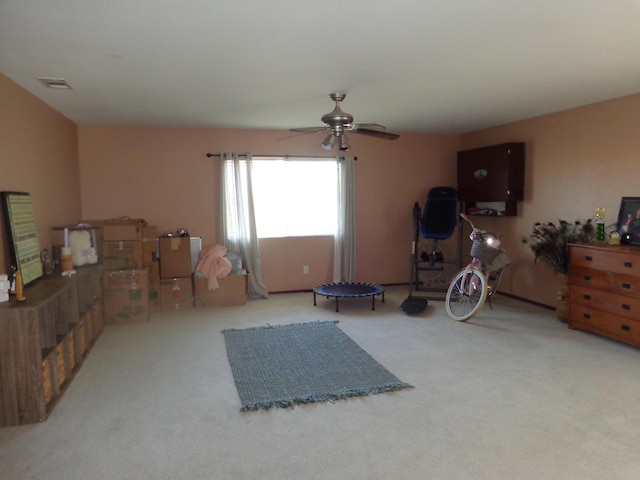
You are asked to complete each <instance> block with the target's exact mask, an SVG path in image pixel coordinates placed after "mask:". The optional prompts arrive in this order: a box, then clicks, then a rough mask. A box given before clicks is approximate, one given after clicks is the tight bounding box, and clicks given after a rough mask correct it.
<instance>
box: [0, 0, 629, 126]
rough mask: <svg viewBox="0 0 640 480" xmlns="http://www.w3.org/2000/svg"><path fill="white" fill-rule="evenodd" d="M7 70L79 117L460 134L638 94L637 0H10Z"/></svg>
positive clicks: (2, 51)
mask: <svg viewBox="0 0 640 480" xmlns="http://www.w3.org/2000/svg"><path fill="white" fill-rule="evenodd" d="M0 72H2V73H4V74H5V75H7V76H8V77H9V78H11V79H12V80H14V81H15V82H16V83H18V84H19V85H21V86H22V87H24V88H25V89H27V90H28V91H30V92H31V93H33V94H34V95H35V96H37V97H39V98H41V99H42V100H43V101H45V102H46V103H48V104H49V105H51V106H52V107H53V108H55V109H56V110H57V111H59V112H61V113H62V114H64V115H65V116H67V117H68V118H69V119H71V120H73V121H74V122H76V123H78V124H80V125H141V126H174V127H231V128H260V129H262V128H264V129H288V128H291V127H302V126H314V125H320V123H321V122H320V117H321V116H322V114H324V113H326V112H329V111H330V110H331V109H332V108H333V104H332V102H331V101H330V100H329V97H328V94H329V93H330V92H333V91H343V92H346V93H347V98H346V100H345V101H344V102H343V104H342V108H343V110H345V111H346V112H349V113H351V114H353V115H354V117H355V121H356V122H359V123H365V122H375V123H380V124H383V125H386V127H387V128H388V129H389V130H391V131H395V132H398V133H402V132H416V133H463V132H468V131H473V130H477V129H480V128H484V127H489V126H494V125H499V124H503V123H507V122H512V121H515V120H519V119H524V118H530V117H533V116H537V115H541V114H546V113H551V112H554V111H559V110H564V109H567V108H571V107H576V106H580V105H585V104H589V103H593V102H597V101H601V100H605V99H609V98H614V97H619V96H623V95H627V94H631V93H636V92H639V91H640V0H606V1H604V0H535V1H534V0H520V1H517V0H395V1H390V0H385V1H383V0H227V1H221V0H182V1H179V0H109V1H105V0H0ZM38 77H61V78H64V79H66V80H67V82H68V83H69V84H70V85H71V86H72V87H73V90H71V91H62V90H52V89H47V88H46V87H45V86H44V85H42V84H41V83H40V82H38V80H37V78H38Z"/></svg>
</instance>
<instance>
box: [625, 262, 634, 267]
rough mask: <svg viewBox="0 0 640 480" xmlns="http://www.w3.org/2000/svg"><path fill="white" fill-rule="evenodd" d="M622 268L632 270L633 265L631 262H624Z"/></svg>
mask: <svg viewBox="0 0 640 480" xmlns="http://www.w3.org/2000/svg"><path fill="white" fill-rule="evenodd" d="M624 266H625V267H627V268H633V263H631V262H624Z"/></svg>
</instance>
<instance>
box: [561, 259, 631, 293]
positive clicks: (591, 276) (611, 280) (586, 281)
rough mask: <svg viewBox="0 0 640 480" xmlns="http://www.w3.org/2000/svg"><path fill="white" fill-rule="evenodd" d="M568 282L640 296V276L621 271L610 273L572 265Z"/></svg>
mask: <svg viewBox="0 0 640 480" xmlns="http://www.w3.org/2000/svg"><path fill="white" fill-rule="evenodd" d="M568 282H569V285H581V286H583V287H589V288H596V289H599V290H606V291H608V292H611V293H616V294H620V295H629V296H636V297H637V296H640V277H633V276H631V275H623V274H621V273H610V272H605V271H602V270H592V269H590V268H584V267H574V266H573V265H571V267H570V269H569V278H568Z"/></svg>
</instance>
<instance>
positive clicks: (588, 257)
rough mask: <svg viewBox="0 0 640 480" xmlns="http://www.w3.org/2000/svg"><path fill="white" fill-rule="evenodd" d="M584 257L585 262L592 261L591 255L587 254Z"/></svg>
mask: <svg viewBox="0 0 640 480" xmlns="http://www.w3.org/2000/svg"><path fill="white" fill-rule="evenodd" d="M584 259H585V261H587V262H593V257H592V256H591V255H587V256H586V257H584Z"/></svg>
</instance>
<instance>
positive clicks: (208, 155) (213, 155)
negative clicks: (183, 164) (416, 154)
mask: <svg viewBox="0 0 640 480" xmlns="http://www.w3.org/2000/svg"><path fill="white" fill-rule="evenodd" d="M221 155H222V153H207V157H208V158H211V157H219V156H221ZM252 155H253V156H254V157H266V158H290V157H294V158H332V159H335V158H336V156H344V155H336V156H333V157H328V156H323V155H258V154H252ZM353 159H354V160H358V157H353Z"/></svg>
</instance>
